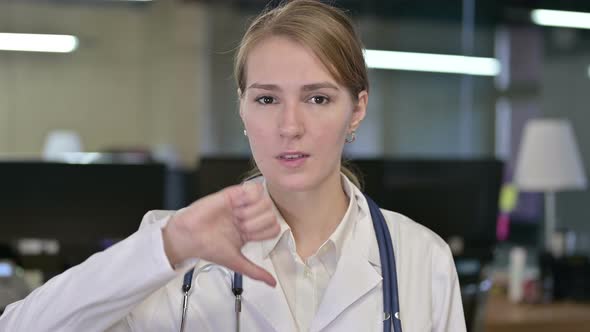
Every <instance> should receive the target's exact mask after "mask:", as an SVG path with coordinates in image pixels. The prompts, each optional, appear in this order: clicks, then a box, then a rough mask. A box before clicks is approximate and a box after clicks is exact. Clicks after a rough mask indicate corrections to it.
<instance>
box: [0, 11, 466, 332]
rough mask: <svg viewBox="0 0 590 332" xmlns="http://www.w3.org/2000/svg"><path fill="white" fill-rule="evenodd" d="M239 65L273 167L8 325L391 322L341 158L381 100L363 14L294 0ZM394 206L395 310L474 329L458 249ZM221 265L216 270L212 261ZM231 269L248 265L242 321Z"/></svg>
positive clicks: (36, 298)
mask: <svg viewBox="0 0 590 332" xmlns="http://www.w3.org/2000/svg"><path fill="white" fill-rule="evenodd" d="M235 75H236V80H237V85H238V96H239V103H240V111H239V114H240V117H241V119H242V121H243V124H244V134H245V135H246V136H247V138H248V140H249V142H250V146H251V150H252V154H253V157H254V160H255V162H256V165H257V167H258V169H259V172H260V173H259V174H260V175H261V176H259V177H257V178H255V179H254V180H252V181H249V182H247V183H245V184H243V185H237V186H233V187H229V188H226V189H224V190H221V191H220V192H217V193H214V194H212V195H209V196H206V197H204V198H202V199H199V200H198V201H196V202H194V203H193V204H192V205H190V206H188V207H186V208H184V209H182V210H180V211H177V212H166V211H152V212H149V213H147V214H146V215H145V217H144V219H143V221H142V223H141V226H140V229H139V230H138V231H137V232H136V233H134V234H133V235H131V236H130V237H129V238H127V239H125V240H124V241H121V242H120V243H118V244H117V245H115V246H113V247H111V248H109V249H108V250H105V251H104V252H101V253H98V254H95V255H93V256H92V257H90V258H89V259H88V260H87V261H85V262H84V263H82V264H80V265H78V266H75V267H73V268H71V269H70V270H68V271H66V272H64V273H63V274H61V275H59V276H57V277H55V278H53V279H51V280H49V281H48V282H47V283H46V284H45V285H44V286H42V287H40V288H38V289H37V290H35V291H34V292H33V293H31V294H30V295H29V296H28V297H27V298H25V299H24V300H21V301H19V302H17V303H14V304H12V305H10V306H9V307H8V308H7V309H6V311H5V313H4V315H3V316H2V317H0V330H1V331H11V332H16V331H76V332H78V331H179V330H181V321H182V325H184V326H183V327H182V329H184V330H186V331H231V330H235V329H236V326H237V325H238V321H237V320H239V326H240V327H241V329H242V330H243V331H280V332H284V331H320V330H321V331H382V330H383V328H384V324H390V322H391V321H392V319H391V318H390V317H384V313H383V312H384V308H383V307H384V302H383V299H384V296H386V295H385V294H384V289H383V283H384V280H385V276H383V274H382V265H383V264H384V263H383V259H382V258H380V252H379V248H378V245H377V241H376V231H375V229H374V227H373V224H372V219H374V217H372V215H371V211H370V209H369V203H368V200H367V199H366V198H365V196H364V195H363V194H362V193H361V191H360V190H359V188H358V187H359V186H358V181H357V179H356V178H355V177H354V176H353V175H352V173H351V172H349V171H348V170H346V169H345V168H343V167H342V165H341V158H342V150H343V147H344V144H346V143H352V142H353V141H354V139H355V133H356V131H357V129H358V128H359V125H360V123H361V121H362V120H363V118H364V116H365V112H366V108H367V102H368V79H367V72H366V66H365V62H364V59H363V54H362V45H361V42H360V41H359V39H358V37H357V35H356V33H355V31H354V29H353V26H352V24H351V22H350V20H349V19H348V18H347V17H346V16H345V15H344V14H343V13H342V12H341V11H340V10H338V9H335V8H333V7H331V6H329V5H325V4H322V3H320V2H319V1H311V0H295V1H291V2H285V3H283V4H282V5H280V6H279V7H278V8H275V9H273V10H270V11H267V12H265V13H263V14H262V15H260V16H259V17H258V18H257V19H256V20H255V21H254V22H253V23H252V24H251V26H250V27H249V29H248V31H247V32H246V34H245V36H244V37H243V40H242V42H241V45H240V48H239V50H238V52H237V56H236V61H235ZM377 211H379V210H378V209H377ZM381 213H382V214H383V216H384V220H385V223H386V225H387V227H388V229H389V231H388V234H390V235H391V239H392V243H393V252H394V253H395V254H394V258H395V265H394V271H393V272H394V273H395V275H396V277H397V282H396V284H397V290H398V294H397V298H398V300H399V308H400V309H399V311H398V312H397V313H396V317H395V319H398V320H400V321H401V326H402V327H403V330H405V331H410V332H421V331H449V332H461V331H465V322H464V318H463V309H462V306H461V298H460V292H459V284H458V280H457V274H456V270H455V268H454V263H453V259H452V256H451V253H450V251H449V248H448V246H447V245H446V244H445V242H444V241H442V240H441V239H440V238H439V237H438V236H437V235H435V234H434V233H433V232H431V231H430V230H428V229H426V228H424V227H423V226H421V225H419V224H417V223H415V222H413V221H411V220H410V219H408V218H406V217H404V216H402V215H400V214H397V213H394V212H391V211H386V210H381ZM210 263H214V264H215V266H217V268H204V269H203V267H204V266H210V265H207V264H210ZM195 266H196V269H197V271H199V270H201V271H199V272H200V273H198V274H197V272H195V275H194V276H193V277H192V278H189V279H190V284H191V287H190V297H188V299H187V300H188V301H187V303H186V308H185V309H186V313H185V314H184V313H183V311H184V310H183V301H184V300H185V298H184V293H183V291H182V288H183V282H184V280H185V279H186V278H185V273H186V272H187V271H188V270H189V269H190V268H192V267H195ZM220 266H222V267H223V268H219V267H220ZM230 270H231V271H237V272H241V273H243V274H244V278H243V293H242V294H241V308H240V315H239V316H237V315H236V313H235V312H236V301H234V294H233V293H232V281H233V273H230V272H229V271H230ZM185 286H186V285H185ZM386 318H388V319H386ZM236 319H237V320H236ZM384 319H386V320H385V321H384ZM396 332H397V331H396Z"/></svg>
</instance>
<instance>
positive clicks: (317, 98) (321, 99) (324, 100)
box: [309, 96, 330, 105]
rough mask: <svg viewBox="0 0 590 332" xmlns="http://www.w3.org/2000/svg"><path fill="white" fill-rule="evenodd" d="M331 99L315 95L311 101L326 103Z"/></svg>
mask: <svg viewBox="0 0 590 332" xmlns="http://www.w3.org/2000/svg"><path fill="white" fill-rule="evenodd" d="M329 101H330V99H329V98H328V97H326V96H313V97H311V98H309V102H311V103H312V104H319V105H325V104H327V103H328V102H329Z"/></svg>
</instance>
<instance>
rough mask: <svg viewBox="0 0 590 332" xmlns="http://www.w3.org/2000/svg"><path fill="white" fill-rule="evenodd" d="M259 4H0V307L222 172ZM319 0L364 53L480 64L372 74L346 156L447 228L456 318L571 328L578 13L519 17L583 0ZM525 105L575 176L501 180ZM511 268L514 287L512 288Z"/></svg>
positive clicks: (508, 327) (576, 323)
mask: <svg viewBox="0 0 590 332" xmlns="http://www.w3.org/2000/svg"><path fill="white" fill-rule="evenodd" d="M267 3H268V1H264V0H220V1H213V0H209V1H207V0H153V1H149V0H144V1H125V0H0V311H1V310H2V308H3V306H4V305H6V303H9V302H10V301H12V300H16V299H18V298H20V297H22V296H24V295H25V294H26V293H27V292H28V291H29V290H30V289H31V288H33V287H35V286H38V285H40V284H42V283H43V282H44V281H45V280H47V279H48V278H50V277H51V276H53V275H55V274H57V273H60V272H61V271H63V270H64V269H66V268H67V267H69V266H72V265H75V264H78V263H80V262H81V261H83V260H84V259H85V258H86V257H88V255H90V254H92V253H93V252H96V251H98V250H102V249H105V248H107V247H108V246H109V245H111V244H112V243H115V242H116V241H118V240H120V239H122V238H124V237H125V236H127V235H129V234H131V233H132V232H133V231H134V230H135V229H136V228H137V226H138V225H139V222H140V220H141V217H142V215H143V213H145V212H146V211H147V210H151V209H162V208H167V209H176V208H180V207H182V206H184V205H186V204H188V203H190V202H191V201H193V200H195V199H197V198H198V197H200V196H202V195H205V194H207V193H210V192H212V191H214V190H218V189H221V188H222V187H224V186H226V185H229V184H232V183H235V182H237V181H240V178H241V175H243V174H244V173H245V171H246V170H247V169H248V168H249V148H248V144H247V140H246V138H245V137H244V136H243V134H242V124H241V121H240V119H239V117H238V114H237V95H236V86H235V84H234V81H233V77H232V70H233V63H232V60H233V54H234V53H233V51H234V49H235V48H236V46H237V45H238V43H239V40H240V38H241V36H242V34H243V32H244V30H245V28H246V27H247V24H248V22H249V20H250V19H252V18H253V17H254V16H255V15H256V14H257V13H258V12H260V10H262V9H263V8H264V7H265V5H267ZM273 3H274V4H276V3H277V2H276V1H274V2H272V1H271V5H272V4H273ZM332 3H335V4H336V5H338V6H340V7H343V8H346V9H347V10H348V12H349V14H350V15H351V16H352V17H353V19H354V21H355V23H356V24H357V27H358V29H359V32H360V34H361V37H362V39H363V41H364V43H365V46H366V48H367V49H369V50H383V51H398V52H416V53H429V54H445V55H464V56H473V57H477V58H486V59H487V60H489V61H492V64H495V65H496V67H494V66H493V65H492V67H494V68H496V69H497V71H494V69H493V68H492V69H491V71H490V70H488V71H487V72H479V73H477V72H471V73H470V74H462V73H447V72H444V71H445V70H447V71H448V70H450V69H451V68H450V65H442V68H441V67H440V66H439V69H438V71H439V72H437V69H436V64H437V63H436V61H437V60H436V59H434V60H427V61H426V62H427V63H428V64H430V65H431V68H430V69H427V70H426V71H417V70H407V69H403V70H402V69H401V68H394V69H383V68H370V69H369V77H370V84H371V90H370V101H369V110H368V115H367V117H366V119H365V121H364V122H363V124H362V126H361V128H360V130H359V132H358V137H357V140H356V142H354V144H350V145H348V146H347V147H346V151H345V152H346V156H347V159H350V160H351V161H352V163H353V164H355V165H356V166H357V168H358V169H359V170H360V171H361V173H363V174H364V177H365V182H366V191H367V192H368V193H369V194H371V195H372V196H374V197H375V198H376V200H377V201H378V203H380V205H381V206H383V207H385V208H389V209H392V210H397V211H401V212H404V213H406V214H408V215H409V216H410V217H412V218H414V219H416V220H417V221H418V222H422V223H424V224H426V225H427V226H428V227H430V228H432V229H433V230H435V231H436V232H437V233H439V234H440V235H441V236H442V237H443V238H444V239H445V240H447V241H448V242H449V244H450V245H451V247H452V248H453V250H454V254H455V260H456V263H457V267H458V270H459V273H460V276H461V284H462V293H463V300H464V306H465V311H466V318H467V321H468V324H469V329H470V330H471V331H483V330H486V331H517V330H518V331H528V330H526V329H527V328H530V330H531V331H532V330H533V329H535V331H542V330H541V329H539V328H540V327H545V328H551V329H555V328H563V329H564V330H568V331H578V330H582V329H583V327H584V326H588V325H584V324H588V323H590V321H589V320H590V315H589V313H590V306H589V305H588V304H585V303H587V302H588V301H589V300H590V282H588V280H590V267H589V263H588V256H589V255H590V207H589V204H588V202H590V191H589V190H588V189H587V188H586V186H585V183H586V182H585V181H586V180H585V177H584V173H585V174H588V165H590V112H588V105H590V93H589V92H590V30H588V28H590V26H588V22H590V18H584V17H583V18H582V23H580V24H579V25H578V26H577V27H558V26H545V25H542V24H540V23H541V22H535V21H534V19H533V15H532V13H533V11H534V10H535V9H550V10H561V11H575V12H581V13H590V2H587V1H574V0H569V1H545V0H502V1H493V0H462V1H461V0H449V1H435V0H413V1H408V0H366V1H360V0H341V1H332ZM584 20H585V22H586V26H584ZM567 21H569V22H570V23H572V22H573V21H574V20H573V19H571V18H570V19H566V23H567ZM13 33H27V34H58V35H68V36H73V37H75V38H73V39H70V40H69V41H72V42H73V43H72V44H71V45H69V46H68V45H66V46H65V49H62V50H59V51H56V50H53V51H50V50H45V51H35V52H28V51H23V50H9V48H10V47H13V48H14V43H13V44H11V45H12V46H10V47H8V46H5V47H4V49H2V48H3V46H2V45H3V44H2V42H3V40H4V41H6V40H8V39H9V37H10V38H15V35H8V34H13ZM3 38H4V39H3ZM66 42H68V40H67V39H66ZM38 44H39V43H37V45H38ZM68 47H69V48H68ZM417 57H418V56H417ZM390 62H392V61H390ZM463 63H464V65H463V66H459V68H458V70H462V69H466V68H467V67H468V66H469V59H467V58H466V59H464V60H463ZM393 65H395V61H393ZM420 65H421V64H420V63H418V64H417V65H416V66H420ZM422 65H423V64H422ZM432 67H435V68H434V69H433V68H432ZM482 67H483V66H482V65H477V66H476V70H479V69H482ZM415 69H416V68H415ZM440 71H443V72H440ZM538 118H552V119H562V120H565V122H564V123H565V124H566V125H567V128H569V129H571V132H573V135H574V137H575V139H574V142H577V143H573V145H577V146H576V147H575V148H573V150H574V151H577V152H578V153H577V157H574V158H573V159H574V160H576V158H577V159H578V160H579V165H581V166H579V168H580V167H581V169H582V173H581V175H579V174H578V175H579V176H578V177H577V178H575V179H574V180H573V181H574V182H575V181H577V182H576V184H577V185H576V186H569V187H568V186H565V187H563V188H562V187H560V188H557V189H556V188H547V189H544V188H543V189H535V190H530V189H527V188H525V187H524V186H522V185H520V184H519V182H518V179H515V173H516V168H517V162H518V160H519V154H522V153H519V151H520V149H521V148H522V147H521V138H522V135H523V133H524V131H525V129H524V128H525V126H526V125H527V124H528V123H530V122H531V120H533V119H538ZM541 140H542V139H541ZM550 141H551V140H550ZM568 142H569V141H568ZM568 144H569V143H568ZM548 145H551V144H549V143H548ZM64 151H65V153H63V152H64ZM520 158H522V156H520ZM563 162H564V163H566V162H567V161H565V160H564V161H563ZM543 164H544V163H543ZM557 164H559V163H557ZM558 166H559V165H558ZM539 167H541V165H539ZM564 167H565V166H564ZM584 171H585V172H584ZM529 172H534V171H533V170H529ZM525 173H526V171H525ZM576 174H577V173H576ZM561 189H564V190H561ZM570 189H574V190H570ZM546 192H557V194H556V204H555V206H556V207H557V208H556V227H555V231H556V234H557V235H559V236H557V240H556V241H557V246H559V245H560V244H561V247H562V248H561V251H559V253H557V254H556V253H553V252H552V253H549V254H548V255H547V251H550V252H551V250H548V248H549V247H550V246H549V244H548V242H549V241H546V240H545V230H544V225H545V223H546V218H547V214H548V213H550V212H551V211H552V210H551V209H549V212H546V211H547V209H546V207H547V206H548V205H550V204H551V206H553V205H552V203H551V201H546V200H545V199H544V197H545V196H544V195H545V193H546ZM559 240H561V242H559ZM549 249H554V248H553V247H552V248H549ZM523 253H524V264H520V265H522V266H520V265H519V264H518V261H521V260H522V258H523V255H522V254H523ZM548 276H549V277H548ZM575 276H577V278H576V277H575ZM17 277H18V278H17ZM21 277H22V278H21ZM515 278H516V281H517V283H518V285H520V287H518V288H519V289H520V291H516V293H514V292H515V291H514V289H512V294H510V292H509V291H508V288H511V287H509V286H510V283H511V282H512V283H513V284H514V282H515ZM548 281H551V283H550V285H548V284H547V282H548ZM564 283H566V284H569V285H571V287H565V286H563V285H564ZM564 287H565V288H564ZM512 288H514V286H512ZM519 292H520V293H519ZM514 294H516V295H514ZM519 294H520V295H519ZM508 297H510V298H511V300H512V301H510V300H508ZM500 309H504V310H505V311H502V310H500ZM521 311H522V312H521ZM515 312H516V314H514V313H515ZM531 312H532V314H531ZM555 312H557V313H558V314H555ZM561 312H563V313H562V314H563V316H560V315H562V314H561ZM547 313H552V314H547ZM565 317H568V320H565V319H564V318H565ZM571 317H574V318H573V319H571ZM562 318H563V319H562ZM527 324H528V325H527ZM527 326H528V327H527Z"/></svg>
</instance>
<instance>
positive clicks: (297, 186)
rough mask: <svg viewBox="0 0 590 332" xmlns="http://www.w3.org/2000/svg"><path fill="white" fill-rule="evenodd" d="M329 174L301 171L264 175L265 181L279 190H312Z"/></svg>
mask: <svg viewBox="0 0 590 332" xmlns="http://www.w3.org/2000/svg"><path fill="white" fill-rule="evenodd" d="M328 177H329V176H326V175H324V176H322V174H318V173H310V172H301V173H292V174H285V173H276V172H274V173H271V174H269V175H268V176H265V179H266V181H267V183H270V184H271V185H272V186H274V187H275V188H277V189H279V190H281V191H289V192H307V191H313V190H315V189H317V188H318V187H319V186H321V184H322V183H324V182H325V181H326V180H327V179H328Z"/></svg>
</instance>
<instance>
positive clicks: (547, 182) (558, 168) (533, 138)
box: [514, 119, 586, 252]
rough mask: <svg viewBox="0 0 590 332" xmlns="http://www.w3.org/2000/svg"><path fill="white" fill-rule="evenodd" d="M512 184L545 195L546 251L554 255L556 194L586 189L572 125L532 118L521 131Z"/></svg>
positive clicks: (565, 121) (567, 122)
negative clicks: (513, 182) (522, 131)
mask: <svg viewBox="0 0 590 332" xmlns="http://www.w3.org/2000/svg"><path fill="white" fill-rule="evenodd" d="M514 181H515V183H516V185H517V187H518V188H519V189H520V190H521V191H531V192H543V193H544V194H545V234H544V239H545V249H547V250H549V251H550V252H553V249H554V248H552V238H553V234H554V231H555V224H556V212H555V193H556V192H558V191H564V190H576V189H578V190H580V189H585V188H586V175H585V173H584V166H583V165H582V160H581V158H580V153H579V150H578V145H577V144H576V139H575V137H574V133H573V130H572V126H571V123H570V122H569V121H568V120H565V119H532V120H529V121H528V122H527V123H526V125H525V128H524V133H523V136H522V140H521V142H520V150H519V152H518V157H517V161H516V171H515V174H514Z"/></svg>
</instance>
